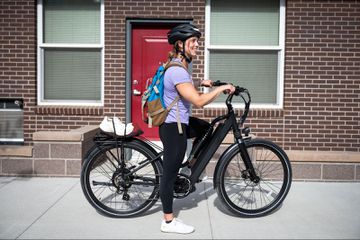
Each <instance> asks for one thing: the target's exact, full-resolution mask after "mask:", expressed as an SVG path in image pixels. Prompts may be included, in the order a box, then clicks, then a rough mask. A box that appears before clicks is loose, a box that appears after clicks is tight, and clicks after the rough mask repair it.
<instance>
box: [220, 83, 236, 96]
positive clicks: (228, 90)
mask: <svg viewBox="0 0 360 240" xmlns="http://www.w3.org/2000/svg"><path fill="white" fill-rule="evenodd" d="M218 88H219V89H221V90H222V92H223V93H225V94H233V93H234V92H235V87H234V85H232V84H226V85H222V86H219V87H218Z"/></svg>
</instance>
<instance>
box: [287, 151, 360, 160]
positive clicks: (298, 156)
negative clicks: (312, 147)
mask: <svg viewBox="0 0 360 240" xmlns="http://www.w3.org/2000/svg"><path fill="white" fill-rule="evenodd" d="M286 154H287V155H288V157H289V159H290V161H293V162H336V163H360V153H358V152H345V151H344V152H340V151H299V150H288V151H286Z"/></svg>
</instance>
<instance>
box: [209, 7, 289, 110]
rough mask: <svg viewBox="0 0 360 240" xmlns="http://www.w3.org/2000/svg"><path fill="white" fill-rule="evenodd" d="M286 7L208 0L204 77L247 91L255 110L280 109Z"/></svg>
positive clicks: (223, 98) (215, 103)
mask: <svg viewBox="0 0 360 240" xmlns="http://www.w3.org/2000/svg"><path fill="white" fill-rule="evenodd" d="M284 6H285V3H284V1H283V0H242V1H238V0H208V2H207V6H206V8H207V13H206V37H205V40H206V42H205V46H206V51H205V59H206V64H205V74H206V78H209V79H213V80H217V79H221V80H223V81H227V82H232V83H233V84H234V85H240V86H242V87H245V88H248V89H249V91H250V93H251V96H252V102H253V103H254V106H255V107H269V108H271V107H274V108H281V107H282V102H283V96H282V95H283V65H284V64H283V62H284V35H285V32H284V28H285V9H284V8H285V7H284ZM225 98H226V96H224V95H223V96H221V97H219V98H218V99H216V101H215V102H214V104H212V105H210V107H214V106H216V105H219V106H220V104H221V106H222V104H223V103H224V101H225Z"/></svg>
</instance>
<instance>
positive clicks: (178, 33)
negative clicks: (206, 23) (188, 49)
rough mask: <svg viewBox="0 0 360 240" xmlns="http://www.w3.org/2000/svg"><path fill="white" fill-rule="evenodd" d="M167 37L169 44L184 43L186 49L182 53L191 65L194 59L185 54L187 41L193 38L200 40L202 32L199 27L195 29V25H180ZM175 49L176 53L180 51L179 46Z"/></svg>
mask: <svg viewBox="0 0 360 240" xmlns="http://www.w3.org/2000/svg"><path fill="white" fill-rule="evenodd" d="M167 37H168V42H169V43H170V44H171V45H174V44H175V43H176V42H177V41H179V40H180V41H182V42H183V44H184V48H183V49H182V51H181V55H182V56H183V57H184V58H185V60H186V61H187V62H188V63H191V61H192V58H191V57H188V56H186V54H185V41H186V40H187V39H188V38H191V37H197V38H200V37H201V32H200V30H199V29H198V28H197V27H195V26H194V25H192V24H189V23H187V24H181V25H178V26H176V27H174V28H173V29H171V30H170V31H169V32H168V34H167ZM175 49H176V51H179V49H178V47H177V46H175Z"/></svg>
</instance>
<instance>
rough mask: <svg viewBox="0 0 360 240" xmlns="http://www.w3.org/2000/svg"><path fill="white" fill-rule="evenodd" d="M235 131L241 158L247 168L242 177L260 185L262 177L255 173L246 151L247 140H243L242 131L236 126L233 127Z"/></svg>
mask: <svg viewBox="0 0 360 240" xmlns="http://www.w3.org/2000/svg"><path fill="white" fill-rule="evenodd" d="M233 129H235V130H234V137H235V139H236V143H237V145H238V148H239V151H240V155H241V158H242V159H243V161H244V164H245V167H246V170H245V171H242V173H241V177H242V178H244V179H246V178H249V179H250V180H251V181H252V182H254V183H259V182H260V177H259V176H257V175H256V171H255V168H254V165H253V163H252V161H251V157H250V155H249V153H248V151H247V149H246V144H245V140H244V139H243V138H242V135H241V130H240V129H239V128H237V126H236V125H235V126H233Z"/></svg>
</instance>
